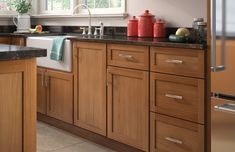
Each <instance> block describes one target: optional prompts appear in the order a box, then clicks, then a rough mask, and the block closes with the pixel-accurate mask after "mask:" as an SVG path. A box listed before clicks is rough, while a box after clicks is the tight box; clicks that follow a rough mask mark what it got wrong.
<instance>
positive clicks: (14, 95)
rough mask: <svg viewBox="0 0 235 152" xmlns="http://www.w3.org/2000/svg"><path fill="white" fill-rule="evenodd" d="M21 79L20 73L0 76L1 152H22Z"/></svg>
mask: <svg viewBox="0 0 235 152" xmlns="http://www.w3.org/2000/svg"><path fill="white" fill-rule="evenodd" d="M0 64H1V63H0ZM22 78H23V76H22V72H15V73H13V72H12V73H7V74H2V73H1V74H0V151H1V152H23V127H22V126H23V112H22V111H23V109H22V107H23V90H22V87H23V81H22Z"/></svg>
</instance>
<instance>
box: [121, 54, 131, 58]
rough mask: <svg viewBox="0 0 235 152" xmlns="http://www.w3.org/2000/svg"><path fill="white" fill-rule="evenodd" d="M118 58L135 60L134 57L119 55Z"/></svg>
mask: <svg viewBox="0 0 235 152" xmlns="http://www.w3.org/2000/svg"><path fill="white" fill-rule="evenodd" d="M118 56H119V57H121V58H125V59H133V56H132V55H126V54H119V55H118Z"/></svg>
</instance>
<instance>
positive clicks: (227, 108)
mask: <svg viewBox="0 0 235 152" xmlns="http://www.w3.org/2000/svg"><path fill="white" fill-rule="evenodd" d="M214 108H215V110H216V111H221V112H225V113H231V114H235V104H232V103H225V104H223V105H216V106H214Z"/></svg>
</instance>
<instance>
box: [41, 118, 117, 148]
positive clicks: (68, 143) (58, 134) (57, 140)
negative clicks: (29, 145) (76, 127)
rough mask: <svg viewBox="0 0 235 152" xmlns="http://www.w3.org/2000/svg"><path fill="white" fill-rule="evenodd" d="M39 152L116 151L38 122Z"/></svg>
mask: <svg viewBox="0 0 235 152" xmlns="http://www.w3.org/2000/svg"><path fill="white" fill-rule="evenodd" d="M37 152H115V151H113V150H110V149H108V148H106V147H103V146H100V145H97V144H95V143H92V142H90V141H87V140H86V139H83V138H80V137H78V136H75V135H73V134H70V133H68V132H66V131H63V130H60V129H58V128H55V127H53V126H50V125H48V124H45V123H42V122H38V124H37Z"/></svg>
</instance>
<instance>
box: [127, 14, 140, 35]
mask: <svg viewBox="0 0 235 152" xmlns="http://www.w3.org/2000/svg"><path fill="white" fill-rule="evenodd" d="M127 36H138V19H137V18H136V17H135V16H133V17H132V18H131V19H130V20H129V21H128V25H127Z"/></svg>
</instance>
